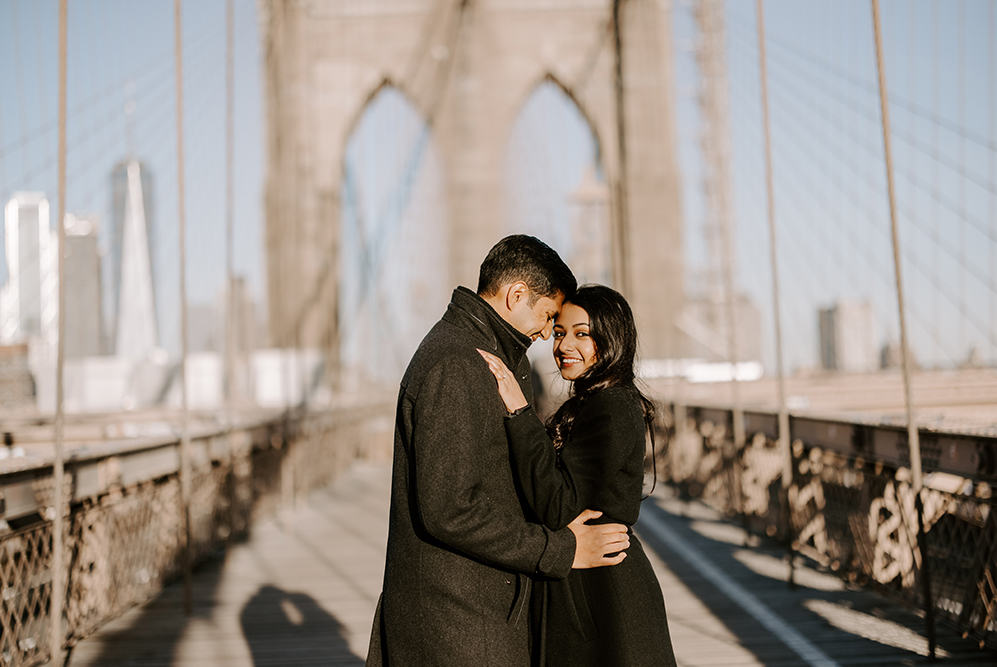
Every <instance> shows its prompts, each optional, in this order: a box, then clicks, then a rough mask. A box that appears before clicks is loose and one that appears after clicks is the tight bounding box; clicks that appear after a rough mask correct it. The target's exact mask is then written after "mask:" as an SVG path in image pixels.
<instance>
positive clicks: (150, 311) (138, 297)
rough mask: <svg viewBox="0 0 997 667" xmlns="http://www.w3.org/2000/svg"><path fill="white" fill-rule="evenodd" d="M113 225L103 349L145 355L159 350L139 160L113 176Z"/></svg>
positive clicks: (146, 195)
mask: <svg viewBox="0 0 997 667" xmlns="http://www.w3.org/2000/svg"><path fill="white" fill-rule="evenodd" d="M111 182H112V186H113V195H112V208H111V228H110V230H109V231H108V235H107V237H106V243H107V248H108V253H107V262H106V264H105V265H104V294H105V296H106V299H107V301H105V304H104V305H105V311H104V312H105V326H106V329H105V331H106V332H107V343H106V344H105V351H106V352H107V353H109V354H113V355H115V356H119V357H126V358H129V359H136V360H139V359H145V358H147V357H148V356H149V355H150V354H152V353H154V352H155V351H156V350H157V349H158V340H159V333H158V327H157V321H156V298H155V285H154V281H153V276H154V275H155V272H154V270H153V261H152V257H153V253H152V243H151V238H150V230H151V225H150V220H151V218H150V215H149V214H150V212H151V208H152V207H151V206H150V189H151V188H150V185H151V183H150V178H149V175H148V174H147V173H146V172H145V169H144V167H143V166H142V165H141V163H139V162H136V161H134V160H132V161H129V162H123V163H121V164H119V165H118V166H117V167H115V169H114V173H113V174H112V176H111Z"/></svg>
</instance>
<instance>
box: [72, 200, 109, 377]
mask: <svg viewBox="0 0 997 667" xmlns="http://www.w3.org/2000/svg"><path fill="white" fill-rule="evenodd" d="M63 271H64V273H65V276H66V358H68V359H73V358H76V357H94V356H97V355H99V354H100V350H101V344H102V343H101V338H102V333H103V328H102V326H101V298H100V297H101V295H100V253H99V252H98V249H97V222H96V220H95V219H94V218H85V217H76V216H74V215H72V214H67V215H66V260H65V265H64V267H63Z"/></svg>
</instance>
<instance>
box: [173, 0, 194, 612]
mask: <svg viewBox="0 0 997 667" xmlns="http://www.w3.org/2000/svg"><path fill="white" fill-rule="evenodd" d="M181 2H182V0H173V37H174V42H173V46H174V54H175V60H176V85H177V218H178V220H179V225H178V232H179V233H178V236H179V244H180V249H179V254H180V404H181V416H180V504H181V509H182V511H183V517H184V518H183V522H184V533H185V539H184V557H183V608H184V613H185V614H187V615H188V616H189V615H190V614H191V612H192V611H193V580H192V579H193V577H192V573H191V570H192V567H193V546H192V545H191V537H192V531H191V525H190V495H191V479H190V477H191V461H190V414H189V411H188V402H187V257H186V239H185V235H186V219H185V215H184V180H183V167H184V161H183V23H182V21H181V15H180V4H181Z"/></svg>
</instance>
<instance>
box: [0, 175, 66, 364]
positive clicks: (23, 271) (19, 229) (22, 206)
mask: <svg viewBox="0 0 997 667" xmlns="http://www.w3.org/2000/svg"><path fill="white" fill-rule="evenodd" d="M4 243H5V246H4V247H5V251H6V252H5V254H6V257H5V259H6V262H7V282H6V284H5V285H4V286H3V289H2V290H0V342H2V343H8V344H9V343H20V342H26V341H28V340H31V339H35V340H44V341H47V342H55V340H56V337H57V335H58V331H57V328H58V320H57V317H58V309H59V294H58V290H59V286H58V282H59V276H58V273H57V270H58V269H57V266H56V262H57V254H58V252H57V247H58V240H57V237H56V235H55V234H53V233H52V230H51V229H50V228H49V205H48V200H47V199H45V195H44V194H43V193H40V192H17V193H15V194H14V196H13V197H12V198H11V199H10V201H8V202H7V205H6V207H5V208H4Z"/></svg>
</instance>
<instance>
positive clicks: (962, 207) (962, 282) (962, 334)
mask: <svg viewBox="0 0 997 667" xmlns="http://www.w3.org/2000/svg"><path fill="white" fill-rule="evenodd" d="M959 127H960V128H965V127H966V0H959ZM959 214H960V217H961V220H959V310H960V314H961V315H962V317H960V318H959V348H958V349H957V350H956V353H955V358H956V359H960V358H961V357H962V355H964V354H967V349H966V348H967V340H968V339H967V336H966V318H967V317H968V312H967V309H966V218H965V216H966V133H965V131H963V132H960V133H959Z"/></svg>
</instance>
